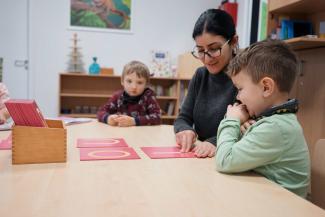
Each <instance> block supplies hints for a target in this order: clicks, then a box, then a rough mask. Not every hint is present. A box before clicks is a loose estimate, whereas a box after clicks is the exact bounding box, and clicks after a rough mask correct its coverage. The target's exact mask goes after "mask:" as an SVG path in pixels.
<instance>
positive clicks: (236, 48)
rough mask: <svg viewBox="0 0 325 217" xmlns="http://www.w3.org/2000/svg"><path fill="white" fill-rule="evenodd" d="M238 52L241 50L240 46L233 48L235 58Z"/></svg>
mask: <svg viewBox="0 0 325 217" xmlns="http://www.w3.org/2000/svg"><path fill="white" fill-rule="evenodd" d="M238 50H239V45H238V44H236V46H235V47H233V49H232V54H233V55H234V56H236V55H237V54H238Z"/></svg>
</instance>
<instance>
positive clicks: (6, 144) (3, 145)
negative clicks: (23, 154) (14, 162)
mask: <svg viewBox="0 0 325 217" xmlns="http://www.w3.org/2000/svg"><path fill="white" fill-rule="evenodd" d="M11 146H12V140H11V133H10V135H9V136H8V137H7V138H6V139H2V140H0V150H10V149H11Z"/></svg>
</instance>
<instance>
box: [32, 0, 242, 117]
mask: <svg viewBox="0 0 325 217" xmlns="http://www.w3.org/2000/svg"><path fill="white" fill-rule="evenodd" d="M242 1H244V0H242ZM69 2H70V1H69V0H60V1H50V0H30V74H31V79H30V80H31V86H32V88H31V98H35V99H36V100H37V102H38V104H39V106H40V107H41V110H42V111H43V113H44V114H45V115H46V116H57V115H58V111H59V109H58V99H59V96H58V93H59V82H58V79H59V73H60V72H63V71H65V69H66V67H67V64H66V63H67V61H68V54H69V53H70V49H69V46H71V44H72V42H71V40H70V39H71V38H72V35H73V33H74V32H75V31H71V30H68V25H69ZM220 2H221V0H200V1H198V0H165V1H160V0H133V5H132V6H133V8H132V12H133V13H134V14H133V17H132V25H133V26H132V31H133V33H132V34H117V33H107V32H90V31H78V32H77V33H78V37H79V38H80V40H81V41H80V43H79V45H80V46H81V47H82V50H81V52H82V53H83V55H84V56H83V61H84V63H85V68H86V69H87V68H88V66H89V65H90V64H91V59H92V57H93V56H97V57H98V63H99V64H100V65H101V66H106V67H113V68H114V70H115V73H116V74H120V73H121V70H122V68H123V65H124V64H125V63H127V62H128V61H130V60H133V59H137V60H140V61H143V62H144V63H146V64H148V63H149V59H150V51H151V50H152V49H161V50H168V51H170V54H171V56H172V59H173V61H174V62H176V58H177V56H178V55H179V54H181V53H184V52H185V51H189V50H191V49H192V47H193V46H194V42H193V40H192V37H191V35H192V30H193V27H194V23H195V21H196V19H197V18H198V16H199V15H200V14H201V13H202V12H203V11H204V10H206V9H208V8H215V7H217V6H219V4H220ZM239 2H241V1H239ZM240 4H241V3H240ZM245 4H246V3H245ZM239 10H242V6H241V5H240V7H239ZM240 14H241V12H239V15H240ZM240 16H241V15H240ZM243 21H244V20H243V19H241V17H239V20H238V26H242V25H243V24H242V22H243ZM245 28H246V27H245ZM238 29H239V30H240V31H239V30H238V33H239V36H240V37H241V34H243V32H245V31H244V29H243V28H241V27H239V28H238ZM240 40H241V39H240ZM242 43H243V42H240V44H241V47H242V46H246V45H244V43H243V45H242Z"/></svg>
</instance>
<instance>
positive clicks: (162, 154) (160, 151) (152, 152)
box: [141, 146, 196, 159]
mask: <svg viewBox="0 0 325 217" xmlns="http://www.w3.org/2000/svg"><path fill="white" fill-rule="evenodd" d="M141 150H142V151H143V152H144V153H146V155H148V157H150V158H151V159H162V158H196V156H195V154H194V152H186V153H183V152H181V149H180V147H178V146H173V147H141Z"/></svg>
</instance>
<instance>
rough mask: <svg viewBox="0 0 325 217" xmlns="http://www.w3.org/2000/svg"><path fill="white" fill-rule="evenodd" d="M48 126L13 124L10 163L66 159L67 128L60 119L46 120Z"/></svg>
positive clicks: (62, 160)
mask: <svg viewBox="0 0 325 217" xmlns="http://www.w3.org/2000/svg"><path fill="white" fill-rule="evenodd" d="M46 123H47V125H48V127H31V126H14V127H13V130H12V164H29V163H58V162H66V161H67V130H66V128H65V126H64V124H63V122H62V121H61V120H46Z"/></svg>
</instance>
